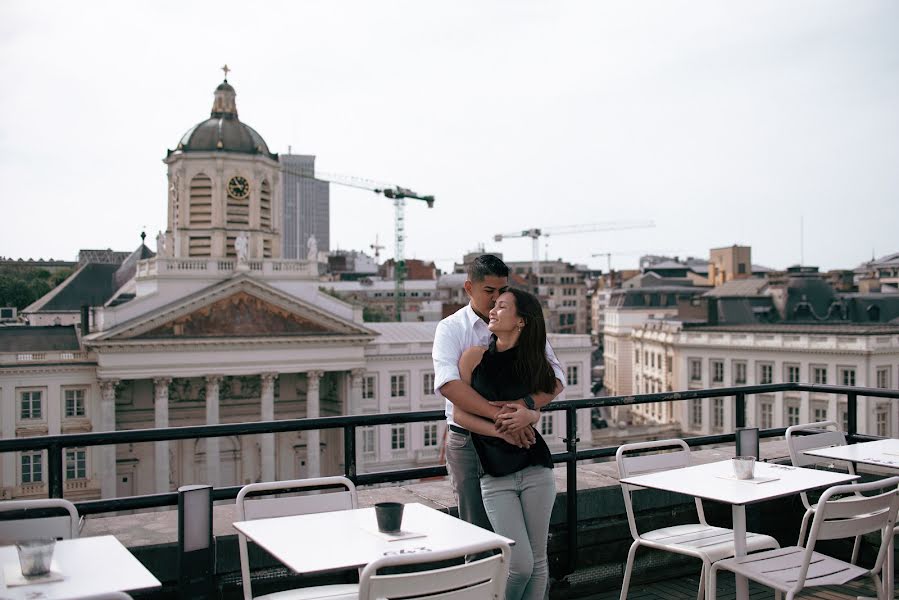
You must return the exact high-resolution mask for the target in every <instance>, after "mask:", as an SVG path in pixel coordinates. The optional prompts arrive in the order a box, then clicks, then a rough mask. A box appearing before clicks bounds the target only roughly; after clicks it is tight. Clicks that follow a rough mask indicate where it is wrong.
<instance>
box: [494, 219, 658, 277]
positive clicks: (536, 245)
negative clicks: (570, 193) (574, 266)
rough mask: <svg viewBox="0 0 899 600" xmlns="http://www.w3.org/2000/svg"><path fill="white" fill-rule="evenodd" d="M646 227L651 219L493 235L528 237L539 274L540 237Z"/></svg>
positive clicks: (534, 266) (502, 237)
mask: <svg viewBox="0 0 899 600" xmlns="http://www.w3.org/2000/svg"><path fill="white" fill-rule="evenodd" d="M646 227H655V223H653V222H652V221H606V222H602V223H588V224H584V225H560V226H558V227H544V228H538V227H535V228H533V229H525V230H524V231H516V232H513V233H498V234H496V235H495V236H493V239H494V241H497V242H501V241H503V240H504V239H505V238H512V237H529V238H531V243H532V244H533V257H532V258H533V265H532V267H531V270H532V272H533V273H534V275H539V274H540V238H541V237H549V236H551V235H569V234H572V233H595V232H597V231H618V230H621V229H643V228H646Z"/></svg>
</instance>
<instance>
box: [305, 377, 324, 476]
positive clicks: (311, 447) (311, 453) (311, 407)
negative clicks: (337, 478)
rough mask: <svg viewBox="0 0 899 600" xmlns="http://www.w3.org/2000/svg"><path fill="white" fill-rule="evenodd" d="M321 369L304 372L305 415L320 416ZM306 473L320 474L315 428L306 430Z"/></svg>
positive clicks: (319, 455) (318, 439)
mask: <svg viewBox="0 0 899 600" xmlns="http://www.w3.org/2000/svg"><path fill="white" fill-rule="evenodd" d="M322 375H324V372H323V371H308V372H307V373H306V382H307V386H306V416H307V417H308V418H310V419H314V418H317V417H320V416H321V412H320V404H319V396H318V393H319V382H320V381H321V378H322ZM306 475H307V477H320V476H321V433H320V432H319V431H318V430H317V429H315V430H310V431H307V432H306Z"/></svg>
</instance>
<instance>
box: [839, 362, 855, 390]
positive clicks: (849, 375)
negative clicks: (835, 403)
mask: <svg viewBox="0 0 899 600" xmlns="http://www.w3.org/2000/svg"><path fill="white" fill-rule="evenodd" d="M840 384H841V385H846V386H850V387H852V386H855V369H854V368H852V367H845V368H842V369H840Z"/></svg>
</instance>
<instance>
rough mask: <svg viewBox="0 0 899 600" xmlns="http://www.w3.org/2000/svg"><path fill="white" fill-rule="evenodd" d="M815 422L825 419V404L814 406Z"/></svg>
mask: <svg viewBox="0 0 899 600" xmlns="http://www.w3.org/2000/svg"><path fill="white" fill-rule="evenodd" d="M814 415H815V423H820V422H821V421H826V420H827V405H825V404H822V405H820V406H816V407H815V408H814Z"/></svg>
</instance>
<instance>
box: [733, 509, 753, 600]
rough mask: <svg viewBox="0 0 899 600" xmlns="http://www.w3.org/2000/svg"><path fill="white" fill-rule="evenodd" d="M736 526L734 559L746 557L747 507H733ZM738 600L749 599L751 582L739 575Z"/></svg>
mask: <svg viewBox="0 0 899 600" xmlns="http://www.w3.org/2000/svg"><path fill="white" fill-rule="evenodd" d="M732 513H733V526H734V557H735V558H739V557H741V556H746V507H745V506H743V505H740V504H734V505H733V506H732ZM736 584H737V600H748V599H749V581H748V580H747V579H746V578H745V577H741V576H740V575H737V577H736Z"/></svg>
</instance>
